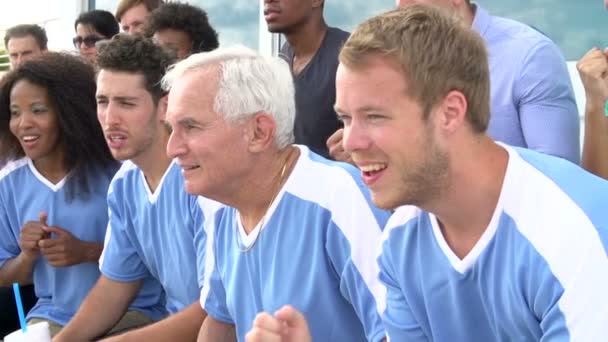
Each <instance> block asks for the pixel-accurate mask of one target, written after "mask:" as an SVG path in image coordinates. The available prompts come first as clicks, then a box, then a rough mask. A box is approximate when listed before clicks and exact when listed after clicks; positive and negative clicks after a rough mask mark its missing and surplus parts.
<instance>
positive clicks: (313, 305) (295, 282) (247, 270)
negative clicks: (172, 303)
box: [201, 145, 389, 341]
mask: <svg viewBox="0 0 608 342" xmlns="http://www.w3.org/2000/svg"><path fill="white" fill-rule="evenodd" d="M297 147H298V148H299V149H300V157H299V160H298V161H297V163H296V165H295V167H294V169H293V171H292V173H291V175H290V176H289V177H288V179H287V180H286V183H285V185H284V186H283V188H282V189H281V191H280V192H279V193H278V195H277V196H276V200H275V201H274V202H273V204H272V205H271V207H270V208H269V209H268V213H267V214H266V218H265V220H264V221H265V223H264V228H263V229H262V231H261V233H260V234H261V235H260V237H259V239H258V241H257V243H256V244H255V245H254V246H253V248H252V249H251V250H250V251H248V252H246V253H242V252H240V251H239V246H240V248H244V247H245V246H250V245H251V244H252V243H254V242H253V240H255V237H256V236H257V234H258V232H260V227H259V225H258V227H256V228H255V229H254V230H253V231H252V232H251V233H250V234H249V235H246V234H245V231H244V229H243V227H242V225H241V222H240V219H239V215H238V213H237V211H236V209H234V208H230V207H227V206H223V205H218V206H217V207H216V208H214V209H213V210H210V212H209V213H207V208H205V211H206V212H205V217H206V218H207V220H206V221H205V227H206V230H207V251H208V253H207V256H208V257H207V259H206V266H205V270H206V271H207V273H208V274H210V275H207V276H206V277H205V286H204V287H203V290H202V291H201V305H202V306H203V308H204V309H205V310H206V311H207V313H208V314H209V315H210V316H211V317H213V318H215V319H217V320H219V321H223V322H227V323H230V324H234V325H235V326H236V331H237V337H238V339H239V341H243V340H244V336H245V334H246V333H247V332H248V331H249V330H250V329H251V326H252V323H253V320H254V319H255V316H256V314H258V313H260V312H263V311H265V312H269V313H274V312H275V311H276V310H277V309H279V308H281V307H282V306H283V305H286V304H291V305H293V306H294V307H295V308H296V309H298V310H300V311H302V312H303V313H304V315H305V316H306V318H307V320H308V324H309V327H310V329H311V332H312V336H313V340H314V341H366V340H369V341H379V340H381V339H382V338H384V336H385V332H384V326H383V325H382V321H381V316H380V314H381V312H382V311H383V310H384V303H385V302H384V299H385V293H386V291H385V289H384V287H383V286H382V284H381V283H380V281H379V280H378V277H377V275H378V273H377V272H379V269H378V266H377V264H376V262H375V260H376V258H377V256H378V254H379V252H380V246H381V245H380V244H381V238H382V230H381V227H384V225H385V223H386V222H387V220H388V217H389V213H388V212H385V211H381V210H379V209H376V208H375V207H373V205H372V204H371V200H370V197H369V193H368V191H367V189H366V188H365V186H364V185H363V183H362V181H361V179H360V175H359V172H358V171H357V170H356V169H355V168H354V167H352V166H350V165H348V164H344V163H338V162H332V161H328V160H326V159H324V158H323V157H321V156H318V155H316V154H314V153H313V152H311V151H310V150H309V149H308V148H306V147H304V146H299V145H297ZM211 251H213V253H212V252H211Z"/></svg>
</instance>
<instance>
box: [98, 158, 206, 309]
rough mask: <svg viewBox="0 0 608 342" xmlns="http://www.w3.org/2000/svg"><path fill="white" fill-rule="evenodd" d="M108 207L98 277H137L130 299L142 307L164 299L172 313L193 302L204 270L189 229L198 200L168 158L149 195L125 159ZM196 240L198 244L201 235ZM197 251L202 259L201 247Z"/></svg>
mask: <svg viewBox="0 0 608 342" xmlns="http://www.w3.org/2000/svg"><path fill="white" fill-rule="evenodd" d="M108 205H109V208H110V224H109V225H108V233H107V236H106V243H105V247H104V251H103V254H102V256H101V259H100V269H101V272H102V273H103V275H104V276H106V277H108V278H110V279H112V280H115V281H120V282H131V281H136V280H140V279H143V280H144V288H143V289H142V292H141V293H140V295H139V297H138V298H137V299H136V302H138V303H139V306H140V307H141V308H144V309H147V310H149V308H152V309H154V310H155V311H158V310H159V306H160V303H161V302H165V301H166V309H167V310H168V311H169V312H170V313H175V312H177V311H179V310H181V309H183V308H185V307H187V306H188V305H190V304H192V303H195V302H196V301H197V299H198V297H199V293H200V287H199V280H200V281H201V282H202V278H200V279H199V275H201V276H202V275H203V274H204V270H203V269H202V268H201V269H198V268H197V265H203V263H202V262H201V263H198V262H197V258H196V249H195V246H194V233H195V230H196V229H198V228H199V227H201V228H202V223H203V217H202V210H201V209H200V207H199V205H198V198H197V197H196V196H192V195H189V194H187V193H186V192H185V190H184V178H183V176H182V174H181V169H180V167H179V166H178V165H177V164H176V163H175V162H172V163H171V165H170V166H169V167H168V168H167V171H165V174H164V175H163V178H162V179H161V181H160V183H159V184H158V187H157V188H156V191H155V192H154V193H152V192H151V191H150V188H149V187H148V183H147V182H146V179H145V176H144V175H143V172H142V171H141V170H140V169H139V168H138V167H137V166H136V165H135V164H133V163H132V162H131V161H126V162H125V163H124V164H123V166H122V167H121V169H120V170H119V171H118V172H117V173H116V176H115V177H114V180H113V181H112V184H111V185H110V190H109V193H108ZM199 241H200V242H201V244H204V235H203V238H202V239H201V238H200V236H199ZM200 252H201V254H200V257H201V258H204V249H200ZM161 287H162V288H161ZM161 291H164V293H165V296H166V298H161ZM165 299H166V300H165ZM162 311H163V310H161V312H162Z"/></svg>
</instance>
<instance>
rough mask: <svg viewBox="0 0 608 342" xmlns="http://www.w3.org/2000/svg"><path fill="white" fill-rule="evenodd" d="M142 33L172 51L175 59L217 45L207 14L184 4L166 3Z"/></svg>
mask: <svg viewBox="0 0 608 342" xmlns="http://www.w3.org/2000/svg"><path fill="white" fill-rule="evenodd" d="M144 34H145V35H146V36H147V37H152V38H153V39H154V41H155V42H156V43H157V44H159V45H160V46H163V47H165V48H167V49H169V50H171V51H172V52H173V53H174V54H175V57H176V58H177V59H178V60H182V59H184V58H186V57H188V56H190V55H191V54H193V53H198V52H205V51H211V50H214V49H216V48H217V47H218V46H219V42H218V40H217V32H215V30H214V29H213V27H211V24H209V20H208V19H207V13H206V12H205V11H204V10H202V9H201V8H200V7H197V6H193V5H189V4H185V3H167V4H163V5H161V6H160V7H159V8H157V9H155V10H154V11H153V12H152V14H151V15H150V17H149V18H148V23H147V26H146V27H145V33H144Z"/></svg>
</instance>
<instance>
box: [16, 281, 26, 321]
mask: <svg viewBox="0 0 608 342" xmlns="http://www.w3.org/2000/svg"><path fill="white" fill-rule="evenodd" d="M13 292H14V293H15V303H17V313H18V314H19V324H20V325H21V330H23V332H27V326H26V325H25V314H24V313H23V303H22V302H21V293H20V292H19V284H17V283H13Z"/></svg>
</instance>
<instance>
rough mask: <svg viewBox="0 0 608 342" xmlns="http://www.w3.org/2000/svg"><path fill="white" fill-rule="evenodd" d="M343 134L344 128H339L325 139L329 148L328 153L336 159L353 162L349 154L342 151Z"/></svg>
mask: <svg viewBox="0 0 608 342" xmlns="http://www.w3.org/2000/svg"><path fill="white" fill-rule="evenodd" d="M343 134H344V129H343V128H340V129H339V130H337V131H335V132H334V134H332V135H331V137H329V139H327V142H326V144H327V148H328V150H329V155H330V156H331V157H332V158H334V159H335V160H337V161H342V162H346V163H351V164H352V163H353V160H352V159H351V158H350V154H349V153H348V152H346V151H344V147H342V135H343Z"/></svg>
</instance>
